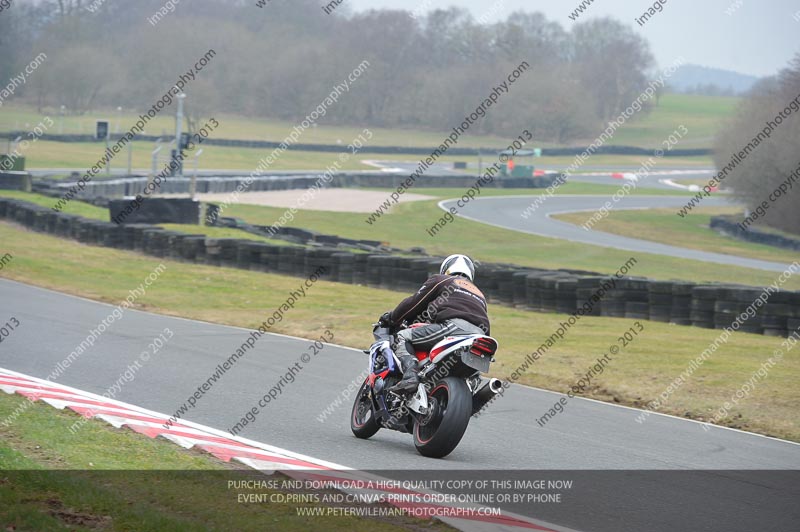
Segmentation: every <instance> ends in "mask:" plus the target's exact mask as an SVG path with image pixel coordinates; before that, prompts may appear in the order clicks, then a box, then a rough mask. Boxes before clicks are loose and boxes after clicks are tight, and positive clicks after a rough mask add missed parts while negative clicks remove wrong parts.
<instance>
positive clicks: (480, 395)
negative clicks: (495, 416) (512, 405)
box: [472, 379, 503, 415]
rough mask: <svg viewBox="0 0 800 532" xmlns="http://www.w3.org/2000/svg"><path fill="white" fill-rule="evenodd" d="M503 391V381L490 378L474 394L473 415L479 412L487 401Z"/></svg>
mask: <svg viewBox="0 0 800 532" xmlns="http://www.w3.org/2000/svg"><path fill="white" fill-rule="evenodd" d="M502 391H503V382H502V381H501V380H500V379H489V382H487V383H486V384H484V385H483V386H481V387H480V388H478V391H477V392H475V393H474V394H473V395H472V415H475V414H477V413H478V412H479V411H480V410H481V408H483V407H484V406H486V403H488V402H489V401H491V400H492V399H494V396H495V395H497V394H499V393H501V392H502Z"/></svg>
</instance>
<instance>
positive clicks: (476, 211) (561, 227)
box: [439, 195, 787, 272]
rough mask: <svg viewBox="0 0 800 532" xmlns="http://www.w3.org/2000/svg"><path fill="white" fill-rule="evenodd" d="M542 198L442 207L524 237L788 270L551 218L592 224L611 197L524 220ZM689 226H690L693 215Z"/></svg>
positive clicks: (563, 204)
mask: <svg viewBox="0 0 800 532" xmlns="http://www.w3.org/2000/svg"><path fill="white" fill-rule="evenodd" d="M536 198H538V196H537V195H531V196H502V197H501V196H497V197H490V198H477V199H475V200H472V201H470V202H469V203H467V204H466V205H465V206H464V207H463V208H459V207H458V204H457V202H458V200H446V201H443V202H441V203H440V204H439V205H440V207H441V208H442V209H444V210H447V209H449V208H451V207H456V208H457V209H459V212H458V215H459V216H462V217H464V218H468V219H470V220H475V221H478V222H482V223H486V224H488V225H493V226H497V227H503V228H505V229H511V230H514V231H519V232H522V233H529V234H534V235H539V236H545V237H549V238H558V239H562V240H570V241H572V242H580V243H582V244H590V245H593V246H603V247H609V248H615V249H624V250H628V251H635V252H638V253H653V254H656V255H667V256H671V257H679V258H684V259H691V260H699V261H704V262H713V263H717V264H725V265H733V266H742V267H745V268H755V269H759V270H770V271H776V272H782V271H785V270H786V267H787V264H781V263H778V262H770V261H765V260H758V259H749V258H745V257H738V256H735V255H725V254H722V253H712V252H708V251H700V250H695V249H689V248H682V247H678V246H670V245H667V244H660V243H658V242H652V241H649V240H640V239H638V238H630V237H625V236H620V235H614V234H611V233H605V232H602V231H596V230H594V229H589V230H586V229H584V228H583V227H581V226H579V225H573V224H570V223H567V222H562V221H559V220H556V219H554V218H552V215H554V214H561V213H567V212H581V211H583V212H585V213H586V220H587V221H588V220H589V219H590V218H591V216H592V215H593V213H594V212H595V211H597V210H598V209H599V208H600V207H601V206H603V205H604V204H605V203H606V202H607V201H609V200H610V196H604V195H598V196H592V195H574V196H573V195H558V196H552V197H549V198H547V199H546V200H545V201H544V202H543V203H541V204H540V205H539V206H538V207H537V208H536V209H535V210H534V211H533V212H532V213H530V214H529V216H528V218H523V216H522V214H523V213H524V212H525V210H526V209H527V208H528V207H529V206H530V205H531V204H532V203H533V202H534V201H535V200H536ZM688 198H689V196H626V197H624V198H623V199H622V200H621V201H620V202H619V203H617V204H615V205H614V209H617V210H622V209H656V208H669V209H673V208H674V209H676V211H677V209H678V208H680V207H682V206H683V205H685V204H686V201H687V200H688ZM727 204H728V203H727V200H726V199H725V198H715V197H711V198H706V199H705V200H704V201H703V206H707V207H718V206H724V205H727ZM686 223H692V221H691V215H690V216H689V217H688V218H687V220H686Z"/></svg>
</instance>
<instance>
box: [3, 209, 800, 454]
mask: <svg viewBox="0 0 800 532" xmlns="http://www.w3.org/2000/svg"><path fill="white" fill-rule="evenodd" d="M0 242H2V243H3V248H4V251H7V252H10V253H11V254H12V255H13V256H14V262H12V263H11V264H9V265H7V266H6V268H5V269H3V270H2V276H3V277H7V278H10V279H15V280H18V281H21V282H26V283H30V284H33V285H37V286H43V287H47V288H53V289H56V290H59V291H62V292H67V293H71V294H75V295H80V296H84V297H88V298H92V299H96V300H100V301H105V302H109V303H114V304H117V303H119V301H121V300H122V299H124V297H125V296H126V295H127V293H128V290H129V289H130V287H132V286H135V285H136V284H138V283H139V282H140V280H141V279H142V278H143V277H144V276H146V275H147V274H149V273H150V272H151V271H152V269H153V268H154V266H155V265H156V264H157V263H158V262H160V261H159V259H156V258H153V257H147V256H144V255H139V254H136V253H133V252H128V251H120V250H113V249H106V248H100V247H92V246H86V245H82V244H79V243H76V242H74V241H66V240H60V239H57V238H55V237H51V236H47V235H42V234H38V233H33V232H29V231H26V230H24V229H22V228H20V227H19V226H15V225H11V224H8V223H0ZM163 262H164V264H166V265H167V266H168V267H167V270H166V271H165V272H164V273H163V274H162V277H161V279H160V281H159V284H158V286H157V287H155V288H154V289H153V290H150V291H148V292H147V294H146V295H145V296H143V297H141V298H140V299H139V300H137V302H136V306H137V307H138V308H140V309H144V310H150V311H154V312H159V313H163V314H167V315H173V316H183V317H187V318H193V319H199V320H204V321H209V322H215V323H222V324H228V325H237V326H241V327H249V328H254V327H256V326H257V325H258V324H259V323H260V322H261V321H262V319H263V314H264V312H265V309H271V308H274V307H275V306H277V305H280V304H281V303H282V302H283V301H284V300H285V298H286V295H287V294H288V292H289V291H291V290H296V289H297V286H298V284H299V283H300V280H299V279H298V278H296V277H285V276H279V275H272V274H264V273H257V272H250V271H243V270H237V269H231V268H216V267H210V266H203V265H197V264H186V263H179V262H172V261H163ZM637 268H638V266H637ZM109 272H113V275H109ZM637 273H638V272H637ZM97 279H103V282H102V283H98V282H97ZM478 284H479V285H480V279H478ZM406 295H407V294H402V293H399V292H395V291H388V290H379V289H373V288H367V287H363V286H353V285H345V284H339V283H330V282H325V281H320V282H318V283H317V284H315V285H314V288H313V291H312V293H311V294H310V296H309V297H308V298H306V299H304V300H303V304H302V305H298V306H297V307H296V308H295V309H294V310H293V313H292V319H291V320H284V321H282V322H280V323H277V324H276V325H275V327H274V332H278V333H283V334H289V335H294V336H299V337H305V338H317V337H319V336H320V335H321V334H322V332H323V331H324V330H325V329H330V330H332V331H333V332H334V333H335V335H336V338H337V342H339V343H341V344H343V345H348V346H352V347H357V348H363V347H364V346H366V345H369V344H370V343H371V341H372V339H371V335H370V328H369V324H370V323H371V320H373V319H374V318H375V316H378V315H380V314H381V313H382V312H383V311H384V310H386V308H387V307H390V306H392V305H395V304H396V303H397V302H398V301H399V300H400V299H401V298H402V297H405V296H406ZM201 300H202V301H203V304H202V305H199V304H198V301H201ZM490 316H491V318H492V324H493V325H492V334H493V336H495V337H496V338H497V339H498V341H499V342H500V346H501V350H500V351H499V353H498V355H497V363H496V364H494V366H493V374H494V375H495V376H497V377H500V378H507V377H509V376H510V375H511V374H512V372H514V371H515V370H516V369H517V368H518V367H519V365H520V364H521V363H522V361H523V359H524V358H525V357H526V356H527V355H528V354H530V353H531V352H532V351H533V350H535V349H537V348H538V347H539V345H540V344H541V343H542V342H543V341H544V340H545V339H546V338H547V337H549V336H550V335H552V334H553V332H554V331H555V330H556V329H557V328H558V327H559V324H560V323H561V322H563V321H564V320H565V319H566V316H565V315H560V314H544V313H536V312H528V311H523V310H519V309H513V308H509V307H504V306H499V305H492V306H491V307H490ZM632 323H633V320H630V319H615V318H595V317H586V318H583V319H581V320H580V321H579V322H578V323H577V324H576V325H575V326H573V328H572V329H571V330H570V331H569V332H568V333H567V334H566V335H565V336H564V338H563V339H562V340H559V341H558V342H556V344H555V345H554V346H552V348H551V349H550V350H549V351H548V352H547V353H546V355H545V356H543V357H542V358H540V359H539V360H538V361H536V362H535V364H534V366H533V368H532V369H530V370H528V371H527V372H524V373H523V374H522V375H521V377H520V378H519V379H518V380H517V382H519V383H521V384H528V385H532V386H538V387H542V388H546V389H549V390H555V391H559V392H566V390H567V389H568V388H569V386H571V385H572V384H574V383H575V381H576V380H577V379H578V378H579V377H581V376H583V375H584V374H585V373H586V372H587V371H588V368H589V367H590V366H592V365H593V364H594V363H595V360H596V359H597V357H598V356H600V354H602V353H604V352H607V349H608V348H609V346H610V345H612V344H614V343H615V342H617V338H618V337H619V336H620V335H621V334H623V333H624V332H625V331H626V330H627V329H628V328H629V327H631V325H632ZM643 324H644V326H645V332H644V333H641V334H640V336H639V337H638V339H637V341H636V342H634V343H632V345H630V346H629V347H628V348H627V349H626V350H625V352H624V358H622V359H621V360H619V361H617V362H616V363H615V364H614V365H613V366H611V367H610V368H609V369H607V370H606V371H605V372H604V373H603V375H602V376H601V377H599V378H597V379H596V382H594V383H593V385H592V386H591V387H590V388H589V389H588V390H587V391H586V396H588V397H593V398H596V399H600V400H605V401H613V402H617V403H621V404H626V405H631V406H640V405H644V404H647V403H648V402H650V401H652V400H654V399H655V398H656V397H657V396H658V395H659V394H661V392H663V391H664V390H665V389H666V388H667V387H668V386H669V385H670V384H671V383H672V381H673V380H674V379H675V378H677V377H678V375H680V373H681V372H682V371H684V370H685V369H686V368H687V367H688V366H689V363H690V362H691V361H692V360H693V359H695V358H696V357H697V356H698V355H699V354H700V353H701V352H702V351H703V350H704V349H705V348H706V347H707V346H708V345H709V344H710V343H712V342H713V341H714V340H715V339H716V338H717V336H718V334H719V331H714V330H706V329H699V328H695V327H682V326H677V325H670V324H665V323H658V322H643ZM781 341H782V339H777V338H769V337H763V336H759V335H752V334H745V333H736V334H735V335H734V336H733V338H731V339H730V340H729V341H728V342H727V343H725V344H723V345H721V346H720V347H719V349H718V350H717V351H716V352H715V353H714V355H713V356H712V357H711V358H709V359H708V360H707V361H706V362H705V363H704V364H703V365H702V366H700V367H699V368H698V369H697V370H696V371H695V372H694V374H693V375H692V377H691V378H690V379H688V380H687V382H686V383H685V384H683V386H681V387H680V389H678V390H677V391H676V392H675V393H673V394H672V396H671V397H670V401H669V403H668V404H667V405H665V406H664V407H663V408H662V411H663V412H667V413H672V414H676V415H680V416H686V417H691V418H694V419H701V420H702V419H707V418H708V417H709V416H711V415H713V413H715V412H716V411H717V410H718V409H719V408H720V406H721V405H722V404H724V402H725V401H727V400H729V399H730V397H731V394H732V393H734V392H735V391H736V390H737V389H739V387H741V386H742V384H743V383H744V382H746V381H747V380H748V379H749V378H750V377H751V375H752V374H753V372H754V371H756V370H757V369H758V368H759V367H760V366H761V364H762V363H763V362H764V361H765V360H766V359H767V358H768V357H769V356H770V355H771V354H772V352H773V351H774V349H776V348H778V347H779V346H780V345H781ZM779 368H780V369H777V370H774V371H772V372H771V373H770V374H769V378H768V379H765V380H763V381H761V382H759V383H758V386H757V387H756V389H755V390H754V391H753V392H752V393H751V394H750V396H749V397H748V398H747V400H745V401H742V402H740V404H739V405H737V406H736V407H735V408H734V409H732V410H731V412H730V414H729V416H728V417H726V418H725V419H722V420H720V423H722V424H726V425H730V426H735V427H739V428H743V429H747V430H752V431H756V432H760V433H763V434H769V435H775V436H780V437H785V438H789V439H793V440H796V441H800V419H798V417H797V406H796V405H797V392H796V386H795V383H796V380H797V377H798V375H800V350H798V349H795V351H793V352H791V353H787V354H786V355H785V356H784V359H783V361H782V362H781V363H780V366H779ZM631 422H633V416H632V420H631Z"/></svg>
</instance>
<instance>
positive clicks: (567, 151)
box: [8, 131, 711, 157]
mask: <svg viewBox="0 0 800 532" xmlns="http://www.w3.org/2000/svg"><path fill="white" fill-rule="evenodd" d="M26 134H27V132H25V131H18V132H12V133H9V134H8V136H9V137H11V138H15V137H17V136H19V135H26ZM122 136H123V135H119V134H112V135H111V140H112V141H116V140H119V139H120V138H121V137H122ZM40 138H41V139H42V140H49V141H53V142H97V143H98V144H99V143H100V141H97V140H96V139H95V137H94V135H76V134H63V135H42V136H41V137H40ZM136 140H138V141H150V142H157V141H159V140H161V137H158V136H155V135H136ZM203 143H204V144H206V145H209V146H233V147H238V148H259V149H270V148H272V149H274V148H277V147H279V146H280V145H281V142H275V141H269V140H247V139H213V138H207V139H205V140H204V141H203ZM436 148H437V147H436V146H428V147H424V146H364V147H363V148H362V149H361V153H384V154H386V153H388V154H395V155H399V154H408V155H430V154H431V152H432V151H433V150H434V149H436ZM291 149H292V150H296V151H318V152H319V151H321V152H329V153H340V152H341V151H342V146H341V145H338V144H292V146H291ZM586 149H587V148H585V147H572V148H543V149H542V155H543V156H549V155H552V156H564V155H570V156H571V155H579V154H581V153H583V152H584V151H585V150H586ZM498 151H499V150H497V148H459V147H457V146H456V147H452V148H449V149H448V150H447V153H448V154H449V155H484V156H486V155H487V154H496V153H497V152H498ZM595 153H598V154H605V155H653V150H652V149H650V150H648V149H646V148H638V147H634V146H601V147H600V148H598V149H597V150H596V152H595ZM710 153H711V150H708V149H674V150H669V151H667V152H666V153H664V154H663V155H664V156H665V157H685V156H694V155H709V154H710Z"/></svg>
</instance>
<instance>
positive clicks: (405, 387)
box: [391, 354, 419, 392]
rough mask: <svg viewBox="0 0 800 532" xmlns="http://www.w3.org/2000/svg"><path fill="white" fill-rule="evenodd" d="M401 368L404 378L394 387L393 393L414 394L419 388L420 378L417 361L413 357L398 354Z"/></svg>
mask: <svg viewBox="0 0 800 532" xmlns="http://www.w3.org/2000/svg"><path fill="white" fill-rule="evenodd" d="M398 358H399V359H400V367H401V369H402V370H403V378H402V379H401V380H400V382H398V383H397V384H395V385H394V386H392V388H391V389H392V391H393V392H413V391H416V389H417V387H419V377H418V376H417V359H416V358H414V357H413V356H412V355H408V354H402V355H401V354H398Z"/></svg>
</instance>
